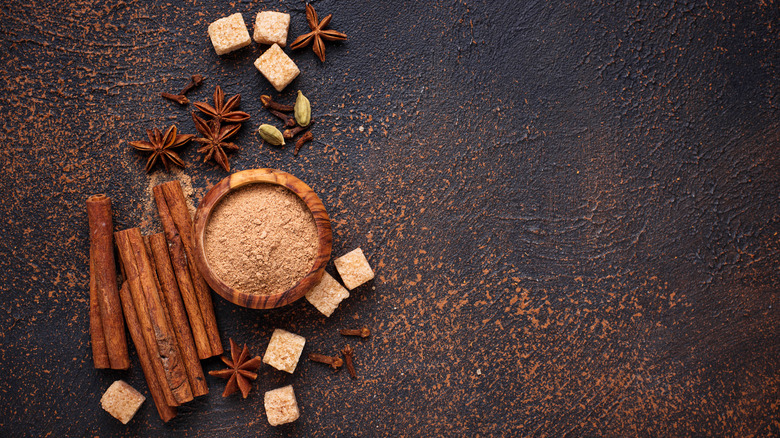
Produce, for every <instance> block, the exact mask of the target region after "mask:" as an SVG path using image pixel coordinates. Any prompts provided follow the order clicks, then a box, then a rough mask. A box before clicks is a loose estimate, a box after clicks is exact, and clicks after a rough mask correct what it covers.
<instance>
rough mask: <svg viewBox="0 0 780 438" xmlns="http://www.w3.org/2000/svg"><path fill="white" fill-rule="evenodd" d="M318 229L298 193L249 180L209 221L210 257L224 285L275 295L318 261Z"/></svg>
mask: <svg viewBox="0 0 780 438" xmlns="http://www.w3.org/2000/svg"><path fill="white" fill-rule="evenodd" d="M317 245H318V240H317V227H316V225H315V224H314V218H313V217H312V215H311V212H310V211H309V210H308V208H306V204H304V203H303V201H302V200H301V199H300V198H298V196H297V195H296V194H295V193H293V192H292V191H290V190H288V189H287V188H285V187H281V186H277V185H273V184H265V183H260V184H250V185H248V186H245V187H242V188H240V189H238V190H236V191H235V192H233V193H230V194H228V195H227V196H226V197H225V198H224V199H222V200H221V201H220V202H219V204H217V206H216V207H215V208H214V211H213V212H212V213H211V218H210V219H209V222H208V224H207V225H206V236H205V249H206V258H207V259H208V262H209V265H210V266H211V269H212V271H213V272H214V273H215V274H216V275H217V276H218V277H219V278H220V279H221V280H222V281H223V282H225V284H227V285H229V286H232V287H233V288H234V289H237V290H240V291H242V292H246V293H250V294H256V295H272V294H276V293H279V292H284V291H286V290H287V289H289V288H291V287H292V286H294V285H295V283H297V282H298V280H300V279H301V278H303V277H304V275H306V273H307V272H309V270H310V269H311V268H312V266H313V265H314V258H315V256H316V255H317Z"/></svg>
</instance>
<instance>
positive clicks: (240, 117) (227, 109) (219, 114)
mask: <svg viewBox="0 0 780 438" xmlns="http://www.w3.org/2000/svg"><path fill="white" fill-rule="evenodd" d="M240 103H241V95H240V94H236V95H235V96H233V97H231V98H230V99H228V101H227V102H225V93H223V92H222V87H220V86H219V85H217V88H216V89H215V90H214V106H211V105H209V104H207V103H206V102H195V103H193V105H195V108H197V109H199V110H200V111H202V112H203V113H205V114H206V115H208V116H209V117H211V118H213V119H214V120H216V121H218V122H226V123H241V122H244V121H246V120H249V114H247V113H245V112H243V111H236V110H235V109H236V108H238V105H239V104H240Z"/></svg>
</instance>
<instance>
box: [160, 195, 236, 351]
mask: <svg viewBox="0 0 780 438" xmlns="http://www.w3.org/2000/svg"><path fill="white" fill-rule="evenodd" d="M153 191H154V199H155V201H156V203H157V209H158V211H159V212H160V222H162V226H163V230H164V231H165V237H166V238H168V239H169V244H171V245H172V244H173V243H174V242H171V240H170V238H173V237H174V236H176V235H178V236H179V238H180V240H181V244H182V246H183V247H184V254H185V255H186V259H187V265H188V267H189V271H190V278H191V280H192V285H193V287H194V290H195V296H197V298H198V305H199V307H200V313H201V316H202V319H203V325H204V326H205V329H206V335H207V336H208V341H209V346H210V347H211V356H216V355H219V354H222V351H223V350H222V341H221V340H220V339H219V328H218V327H217V319H216V317H215V316H214V304H213V303H212V301H211V292H210V291H209V288H208V285H207V284H206V280H204V279H203V276H201V275H200V271H198V268H197V266H196V265H195V238H194V236H193V232H192V217H191V216H190V211H189V209H188V208H187V201H186V200H185V199H184V192H183V191H182V189H181V184H179V182H178V181H169V182H167V183H164V184H160V185H158V186H156V187H154V190H153ZM161 204H165V206H166V207H167V208H165V207H162V208H161ZM166 211H167V214H166V213H165V212H166ZM163 216H165V217H163ZM174 240H175V238H174Z"/></svg>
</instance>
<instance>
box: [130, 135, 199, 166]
mask: <svg viewBox="0 0 780 438" xmlns="http://www.w3.org/2000/svg"><path fill="white" fill-rule="evenodd" d="M146 135H147V136H148V137H149V141H144V140H141V141H131V142H130V146H132V147H134V148H136V149H137V150H139V151H142V152H151V153H152V154H151V155H149V158H148V159H147V160H146V171H147V172H149V171H150V170H152V168H153V167H154V165H155V163H157V159H158V158H159V159H160V161H162V163H163V164H164V165H165V170H169V165H168V163H173V164H175V165H177V166H179V167H185V164H184V162H183V161H182V160H181V158H179V154H177V153H176V152H174V151H172V150H171V149H174V148H177V147H180V146H184V145H185V144H187V142H188V141H190V140H192V138H193V137H195V136H194V135H192V134H178V132H177V130H176V126H175V125H173V126H171V127H170V128H168V130H166V131H165V134H163V133H162V132H160V130H159V129H157V128H154V129H147V130H146Z"/></svg>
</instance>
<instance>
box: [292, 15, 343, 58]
mask: <svg viewBox="0 0 780 438" xmlns="http://www.w3.org/2000/svg"><path fill="white" fill-rule="evenodd" d="M331 18H333V14H330V15H328V16H327V17H325V18H323V19H322V21H319V19H318V17H317V12H316V11H315V10H314V7H313V6H312V5H306V21H307V22H308V23H309V28H310V29H311V32H309V33H307V34H304V35H301V36H299V37H298V38H296V39H295V41H293V43H292V44H290V49H292V50H295V49H300V48H302V47H306V46H308V45H309V43H312V42H313V43H314V46H313V47H312V48H313V49H314V54H315V55H317V57H318V58H320V61H322V62H325V44H324V43H323V42H322V40H328V41H344V40H346V39H347V35H346V34H343V33H341V32H339V31H336V30H332V29H328V30H325V28H326V27H328V24H330V20H331Z"/></svg>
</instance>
